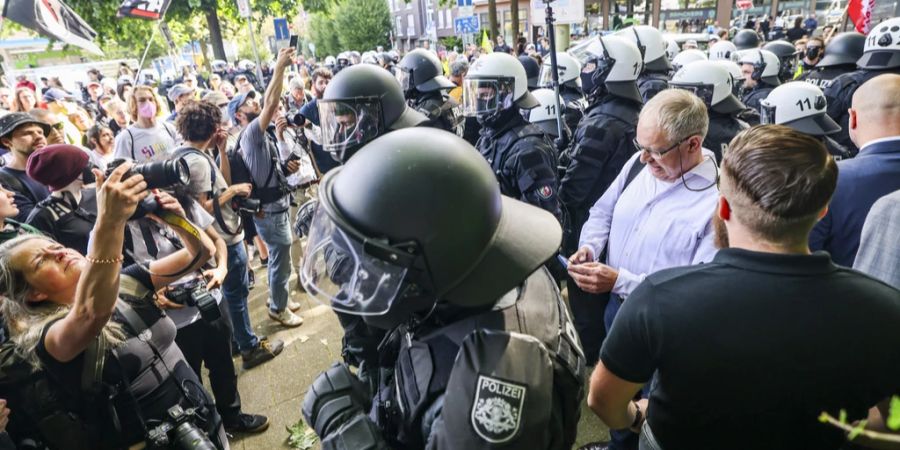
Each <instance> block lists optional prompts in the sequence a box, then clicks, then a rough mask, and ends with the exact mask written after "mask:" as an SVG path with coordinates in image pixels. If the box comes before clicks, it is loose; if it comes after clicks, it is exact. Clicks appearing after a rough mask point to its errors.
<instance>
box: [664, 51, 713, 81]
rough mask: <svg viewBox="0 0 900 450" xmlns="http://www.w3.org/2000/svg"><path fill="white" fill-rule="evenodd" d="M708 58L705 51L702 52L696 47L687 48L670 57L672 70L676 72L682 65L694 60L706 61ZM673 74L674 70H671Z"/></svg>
mask: <svg viewBox="0 0 900 450" xmlns="http://www.w3.org/2000/svg"><path fill="white" fill-rule="evenodd" d="M707 60H709V58H708V57H707V56H706V53H703V52H702V51H700V50H697V49H693V48H692V49H688V50H684V51H682V52H681V53H679V54H678V55H677V56H675V58H673V59H672V70H673V71H675V72H678V70H680V69H681V68H682V67H684V66H686V65H688V64H690V63H692V62H694V61H707ZM673 75H674V72H673Z"/></svg>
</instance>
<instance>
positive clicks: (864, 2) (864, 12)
mask: <svg viewBox="0 0 900 450" xmlns="http://www.w3.org/2000/svg"><path fill="white" fill-rule="evenodd" d="M874 9H875V0H850V4H849V5H847V14H848V15H849V16H850V20H852V21H853V24H854V25H856V31H859V32H860V33H862V34H869V24H870V23H871V22H872V11H873V10H874Z"/></svg>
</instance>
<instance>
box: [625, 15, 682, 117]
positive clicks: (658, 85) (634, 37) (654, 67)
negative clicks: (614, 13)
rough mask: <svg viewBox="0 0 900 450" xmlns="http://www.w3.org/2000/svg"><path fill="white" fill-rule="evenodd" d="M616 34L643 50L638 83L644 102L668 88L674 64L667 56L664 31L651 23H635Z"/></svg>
mask: <svg viewBox="0 0 900 450" xmlns="http://www.w3.org/2000/svg"><path fill="white" fill-rule="evenodd" d="M615 35H616V36H620V37H623V38H625V39H628V40H630V41H631V42H634V43H635V45H637V47H638V50H640V52H641V58H642V60H643V62H644V68H643V70H641V74H640V76H638V79H637V85H638V91H640V93H641V98H642V99H643V100H644V102H646V101H648V100H650V99H651V98H653V96H654V95H656V94H658V93H659V92H660V91H662V90H663V89H668V88H669V71H670V70H672V65H671V64H670V63H669V58H668V57H667V56H666V42H665V40H664V39H663V37H662V33H660V32H659V30H657V29H656V28H654V27H651V26H649V25H635V26H631V27H628V28H625V29H624V30H621V31H618V32H616V34H615Z"/></svg>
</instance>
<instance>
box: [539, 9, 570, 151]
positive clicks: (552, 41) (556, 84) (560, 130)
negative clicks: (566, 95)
mask: <svg viewBox="0 0 900 450" xmlns="http://www.w3.org/2000/svg"><path fill="white" fill-rule="evenodd" d="M552 1H553V0H544V3H546V4H547V13H546V16H547V17H546V21H547V34H549V35H550V70H552V71H553V73H552V74H551V76H552V80H553V93H554V96H553V101H554V102H556V130H557V132H558V133H559V140H560V141H561V142H562V143H563V144H565V140H566V138H565V134H564V133H563V118H562V114H561V113H560V111H562V107H561V105H560V104H559V69H558V66H557V63H556V33H555V32H554V31H553V22H554V19H553V7H551V6H550V2H552ZM557 148H564V147H557Z"/></svg>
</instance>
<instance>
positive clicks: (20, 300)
mask: <svg viewBox="0 0 900 450" xmlns="http://www.w3.org/2000/svg"><path fill="white" fill-rule="evenodd" d="M34 239H41V240H45V241H49V242H53V240H52V239H50V238H48V237H45V236H42V235H37V234H27V235H23V236H17V237H15V238H13V239H10V240H8V241H6V242H4V243H3V244H0V299H2V303H0V313H2V314H3V319H4V321H5V322H6V326H7V328H8V329H9V333H10V338H11V339H12V341H13V343H14V344H15V346H16V350H15V351H16V354H17V355H18V356H19V357H21V358H22V359H24V360H25V361H27V362H28V363H29V364H31V365H32V366H33V367H34V368H37V369H40V368H41V361H40V358H38V355H37V351H36V349H37V346H38V343H39V342H40V340H41V336H42V335H43V332H44V328H45V327H46V326H47V324H48V323H50V322H51V321H53V320H56V319H61V318H62V317H64V316H65V315H66V314H68V312H69V307H68V306H63V305H59V304H56V303H53V302H38V303H35V302H32V301H30V300H29V299H28V296H29V294H30V293H31V285H29V284H28V281H26V280H25V274H24V273H22V272H21V271H17V270H15V269H13V267H12V264H11V263H12V258H13V256H15V255H16V254H17V252H16V249H17V248H18V247H19V246H21V245H22V244H24V243H26V242H28V241H31V240H34ZM101 336H102V337H103V338H104V339H106V341H107V342H108V343H109V344H110V346H115V345H119V344H121V343H122V342H124V340H125V335H124V333H123V332H122V327H121V325H119V324H117V323H114V322H113V321H109V322H107V323H106V325H104V327H103V331H102V333H101Z"/></svg>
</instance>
